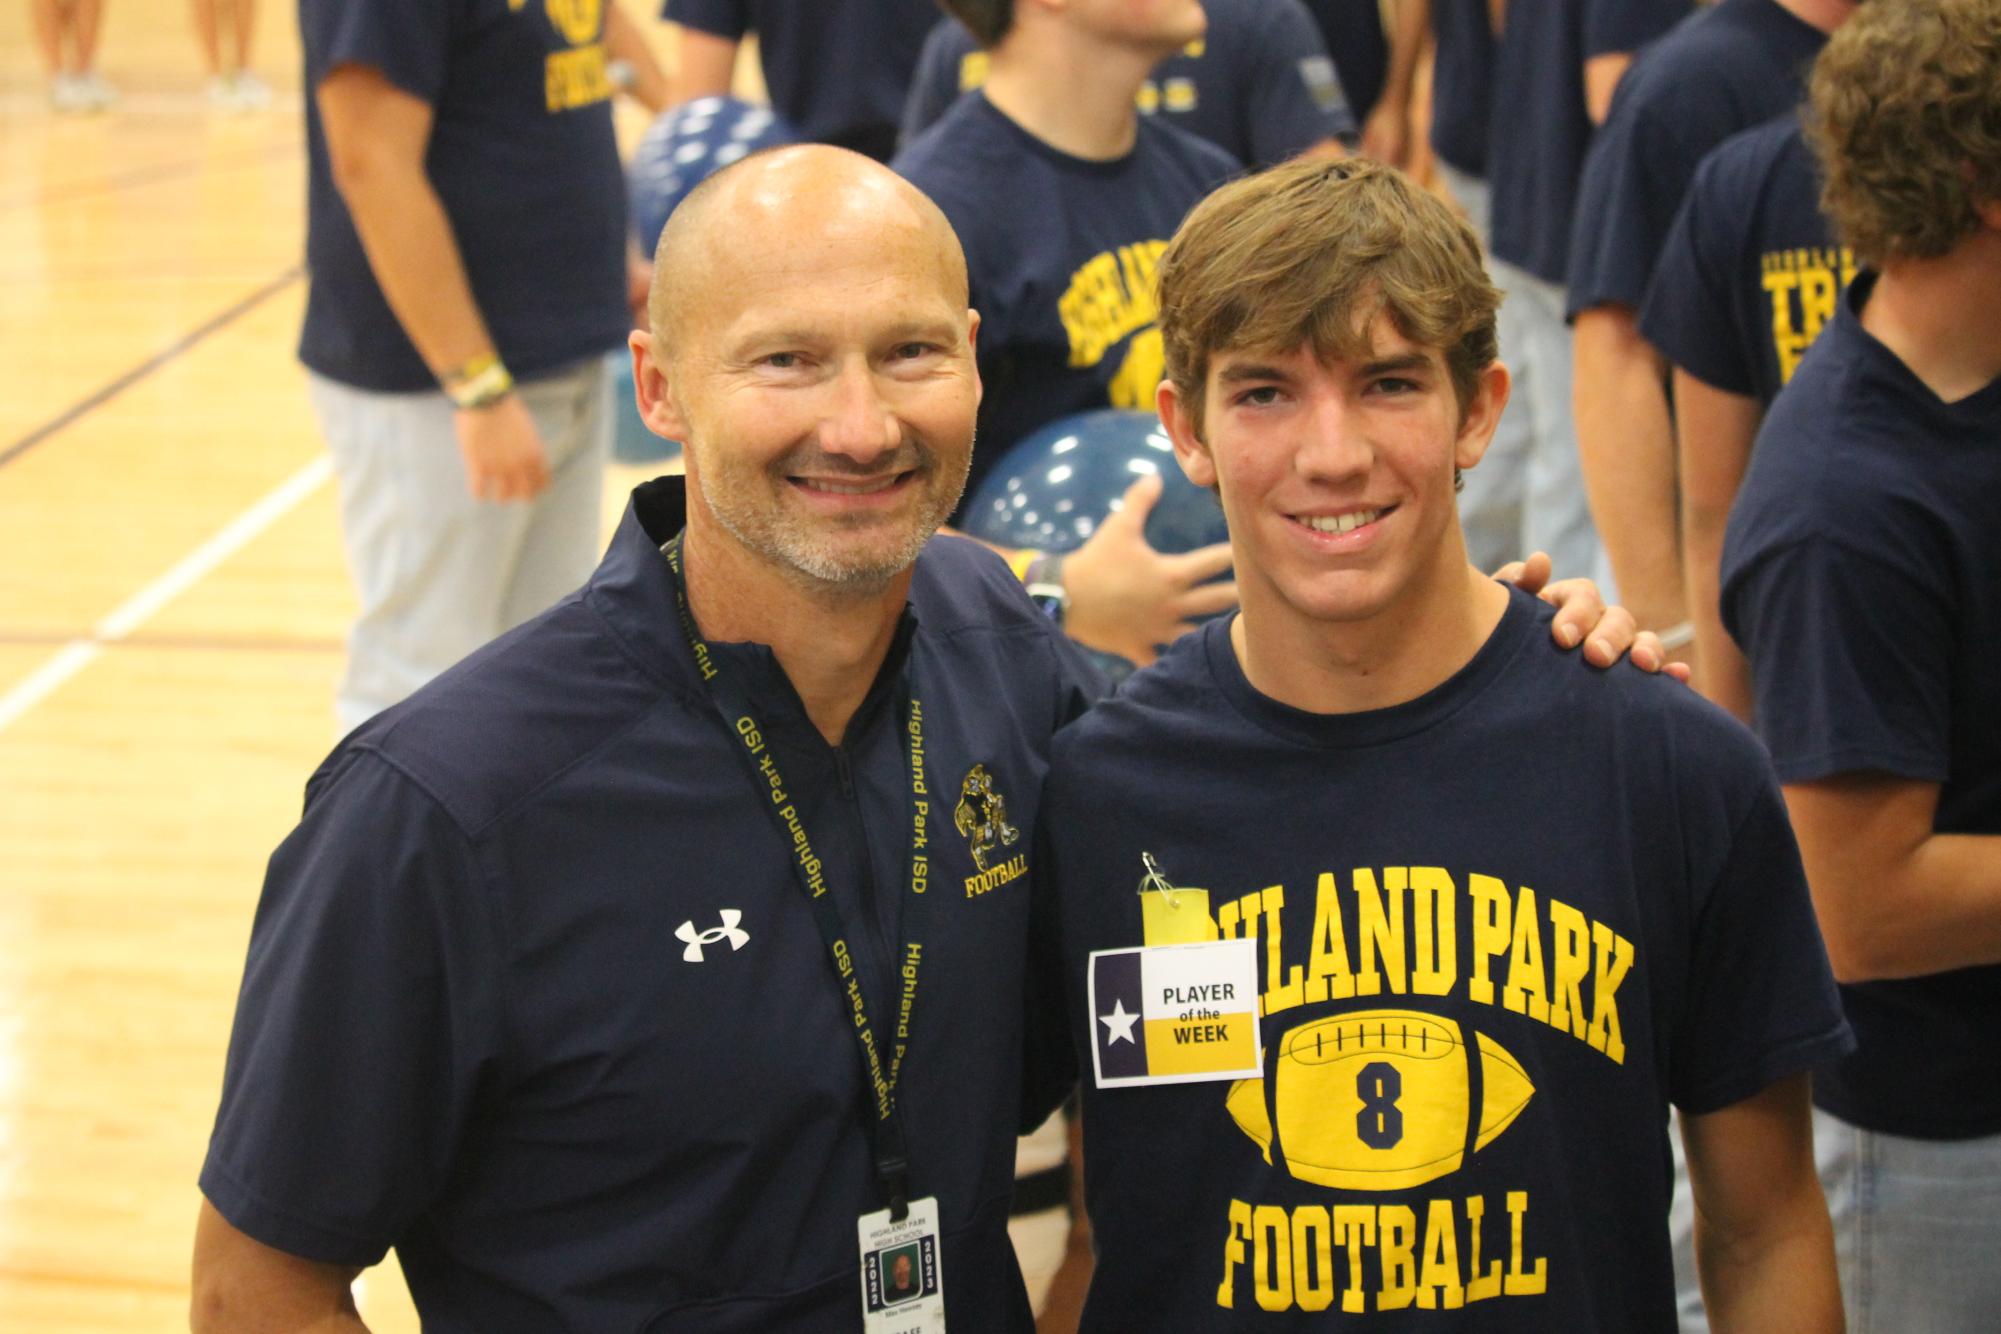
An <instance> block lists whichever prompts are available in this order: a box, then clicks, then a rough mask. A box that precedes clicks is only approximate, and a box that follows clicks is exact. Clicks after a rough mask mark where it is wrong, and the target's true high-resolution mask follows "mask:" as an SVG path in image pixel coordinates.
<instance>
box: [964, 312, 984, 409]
mask: <svg viewBox="0 0 2001 1334" xmlns="http://www.w3.org/2000/svg"><path fill="white" fill-rule="evenodd" d="M966 351H967V352H968V353H969V354H970V355H971V356H972V358H973V406H974V407H978V406H979V405H980V400H981V399H983V398H985V397H986V393H987V387H986V385H985V383H984V382H982V381H981V379H980V312H979V311H977V310H974V309H973V308H972V307H971V306H968V307H966Z"/></svg>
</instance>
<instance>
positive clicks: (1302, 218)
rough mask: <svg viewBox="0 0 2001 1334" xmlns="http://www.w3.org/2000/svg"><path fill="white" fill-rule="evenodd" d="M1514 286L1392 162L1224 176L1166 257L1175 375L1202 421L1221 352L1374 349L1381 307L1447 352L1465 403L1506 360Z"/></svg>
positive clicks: (1164, 320)
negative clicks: (1491, 277)
mask: <svg viewBox="0 0 2001 1334" xmlns="http://www.w3.org/2000/svg"><path fill="white" fill-rule="evenodd" d="M1500 304H1501V294H1500V292H1499V291H1497V290H1496V289H1495V287H1494V285H1493V283H1491V282H1489V281H1488V279H1487V272H1486V270H1485V269H1484V268H1483V267H1482V266H1481V263H1480V242H1479V241H1478V239H1477V238H1475V236H1474V235H1473V229H1472V228H1471V227H1469V226H1467V225H1466V223H1465V222H1464V221H1463V220H1462V219H1460V218H1459V217H1458V216H1456V215H1455V214H1454V213H1453V212H1452V210H1451V209H1450V208H1448V207H1447V206H1446V205H1445V204H1444V203H1443V202H1441V201H1440V200H1438V199H1436V198H1434V197H1432V196H1431V195H1429V194H1427V193H1426V192H1425V191H1423V190H1421V189H1419V188H1418V187H1417V186H1416V185H1414V184H1412V183H1411V181H1410V180H1409V179H1408V178H1407V177H1405V176H1404V175H1403V173H1402V172H1399V171H1397V170H1395V169H1394V168H1391V167H1385V166H1382V165H1381V164H1379V163H1374V162H1368V161H1364V160H1361V159H1357V158H1349V159H1345V160H1342V161H1337V162H1327V161H1323V160H1301V161H1294V162H1290V163H1287V164H1285V165H1284V166H1279V167H1274V168H1272V169H1271V170H1270V171H1266V172H1260V173H1259V174H1257V175H1255V176H1248V177H1245V178H1244V179H1242V180H1238V181H1233V182H1231V183H1230V184H1228V185H1225V186H1223V187H1222V188H1221V189H1219V190H1217V191H1216V192H1215V193H1214V194H1212V195H1210V196H1209V197H1208V198H1207V199H1205V200H1203V201H1202V202H1201V203H1200V204H1198V205H1197V206H1196V208H1195V211H1194V212H1192V213H1190V214H1189V215H1188V218H1187V221H1185V222H1183V223H1182V224H1181V229H1180V230H1179V231H1177V232H1176V233H1175V234H1174V240H1173V241H1172V242H1171V243H1169V245H1168V247H1167V252H1166V253H1165V254H1164V255H1162V256H1161V261H1160V329H1161V337H1162V341H1163V342H1164V343H1165V345H1166V350H1167V377H1168V379H1170V380H1171V381H1173V382H1174V387H1175V388H1176V389H1177V390H1178V391H1179V392H1180V394H1181V397H1182V399H1183V400H1184V401H1185V402H1186V403H1187V404H1188V408H1189V412H1190V416H1191V418H1192V420H1193V421H1194V422H1195V423H1196V428H1197V431H1198V432H1199V431H1200V429H1201V423H1202V411H1203V401H1204V389H1205V386H1206V383H1207V380H1208V375H1209V358H1210V356H1211V355H1212V354H1214V353H1216V352H1220V351H1224V350H1234V349H1257V350H1268V351H1284V352H1290V351H1292V350H1293V349H1294V348H1297V347H1299V346H1300V345H1301V344H1302V343H1307V344H1311V345H1312V347H1313V351H1314V354H1315V355H1316V356H1318V357H1319V358H1320V359H1321V360H1323V361H1332V360H1336V359H1341V360H1359V359H1362V358H1365V357H1367V355H1368V353H1369V348H1368V344H1367V341H1366V340H1367V338H1368V327H1369V323H1370V321H1371V319H1372V318H1373V317H1374V315H1375V313H1376V312H1377V311H1378V310H1382V311H1384V312H1386V313H1388V315H1389V317H1390V319H1391V320H1393V321H1394V322H1395V324H1396V327H1397V329H1398V331H1399V332H1400V333H1402V334H1403V336H1404V337H1406V338H1408V339H1410V340H1411V341H1412V342H1414V343H1419V344H1423V345H1426V346H1430V347H1436V348H1439V349H1440V350H1441V351H1443V352H1444V354H1445V365H1446V368H1447V370H1448V371H1449V372H1450V373H1451V376H1452V387H1453V390H1454V392H1455V393H1456V394H1457V395H1458V398H1459V407H1460V411H1461V412H1462V413H1463V412H1464V411H1465V409H1466V405H1467V404H1468V403H1470V402H1471V401H1472V398H1473V394H1474V392H1475V390H1476V389H1477V387H1478V384H1479V377H1480V372H1481V371H1483V370H1485V369H1486V368H1487V367H1488V366H1490V365H1492V364H1493V362H1494V359H1495V356H1496V344H1495V338H1494V312H1495V311H1496V310H1497V309H1498V308H1499V307H1500Z"/></svg>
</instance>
